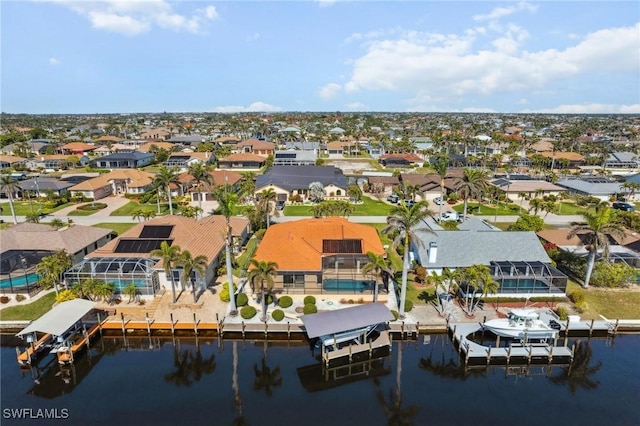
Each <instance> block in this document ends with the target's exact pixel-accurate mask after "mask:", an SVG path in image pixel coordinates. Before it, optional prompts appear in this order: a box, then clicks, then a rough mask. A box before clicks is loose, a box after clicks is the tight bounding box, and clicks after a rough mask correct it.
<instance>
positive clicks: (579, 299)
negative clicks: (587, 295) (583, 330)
mask: <svg viewBox="0 0 640 426" xmlns="http://www.w3.org/2000/svg"><path fill="white" fill-rule="evenodd" d="M569 299H571V301H572V302H573V303H575V304H576V305H579V304H580V303H583V302H584V292H583V291H582V290H576V291H574V292H572V293H569Z"/></svg>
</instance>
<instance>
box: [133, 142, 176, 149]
mask: <svg viewBox="0 0 640 426" xmlns="http://www.w3.org/2000/svg"><path fill="white" fill-rule="evenodd" d="M153 145H155V146H156V148H162V149H166V150H167V151H170V150H171V149H172V148H173V147H174V144H172V143H171V142H162V141H157V142H148V143H145V144H144V145H141V146H139V147H138V151H142V152H149V150H151V146H153Z"/></svg>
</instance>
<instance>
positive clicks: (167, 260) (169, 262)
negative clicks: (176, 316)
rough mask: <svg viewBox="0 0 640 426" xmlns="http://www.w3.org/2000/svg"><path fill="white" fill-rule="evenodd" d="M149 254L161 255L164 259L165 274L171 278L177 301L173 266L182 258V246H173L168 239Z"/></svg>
mask: <svg viewBox="0 0 640 426" xmlns="http://www.w3.org/2000/svg"><path fill="white" fill-rule="evenodd" d="M149 255H150V256H154V257H159V258H160V259H161V260H162V266H163V267H164V274H165V276H166V277H168V278H169V279H170V280H171V293H172V297H173V303H176V300H177V299H176V282H175V280H174V279H173V266H174V265H175V264H176V261H177V260H178V259H180V247H179V246H171V245H169V244H168V243H167V242H166V241H163V242H161V243H160V248H158V249H155V250H153V251H152V252H151V253H149Z"/></svg>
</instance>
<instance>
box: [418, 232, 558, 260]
mask: <svg viewBox="0 0 640 426" xmlns="http://www.w3.org/2000/svg"><path fill="white" fill-rule="evenodd" d="M417 234H418V237H419V238H420V240H421V241H422V243H423V244H424V246H422V245H419V244H418V245H415V246H414V247H415V248H417V252H418V258H419V259H420V263H421V264H422V265H424V266H425V267H427V268H445V267H447V268H462V267H465V266H471V265H475V264H482V265H489V263H490V262H491V261H512V262H517V261H529V262H534V261H539V262H543V263H550V262H551V260H550V259H549V256H547V253H546V252H545V250H544V248H543V247H542V244H541V243H540V241H539V240H538V237H537V236H536V234H535V232H502V231H472V230H469V231H435V235H434V234H430V233H428V232H420V231H418V232H417ZM431 242H436V243H437V247H438V249H437V256H436V261H435V262H434V263H428V258H429V257H428V253H427V250H428V247H429V243H431Z"/></svg>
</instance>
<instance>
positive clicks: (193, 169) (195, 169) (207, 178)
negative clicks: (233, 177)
mask: <svg viewBox="0 0 640 426" xmlns="http://www.w3.org/2000/svg"><path fill="white" fill-rule="evenodd" d="M187 173H188V174H189V175H190V176H191V177H193V180H194V181H195V182H196V188H197V189H198V207H200V211H201V212H202V193H203V192H202V191H201V186H202V185H203V184H204V186H205V189H206V190H207V192H209V190H210V189H211V186H212V185H213V176H211V174H209V169H208V168H207V166H206V165H205V164H204V163H201V162H197V163H193V164H191V165H190V166H189V168H188V170H187Z"/></svg>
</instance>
